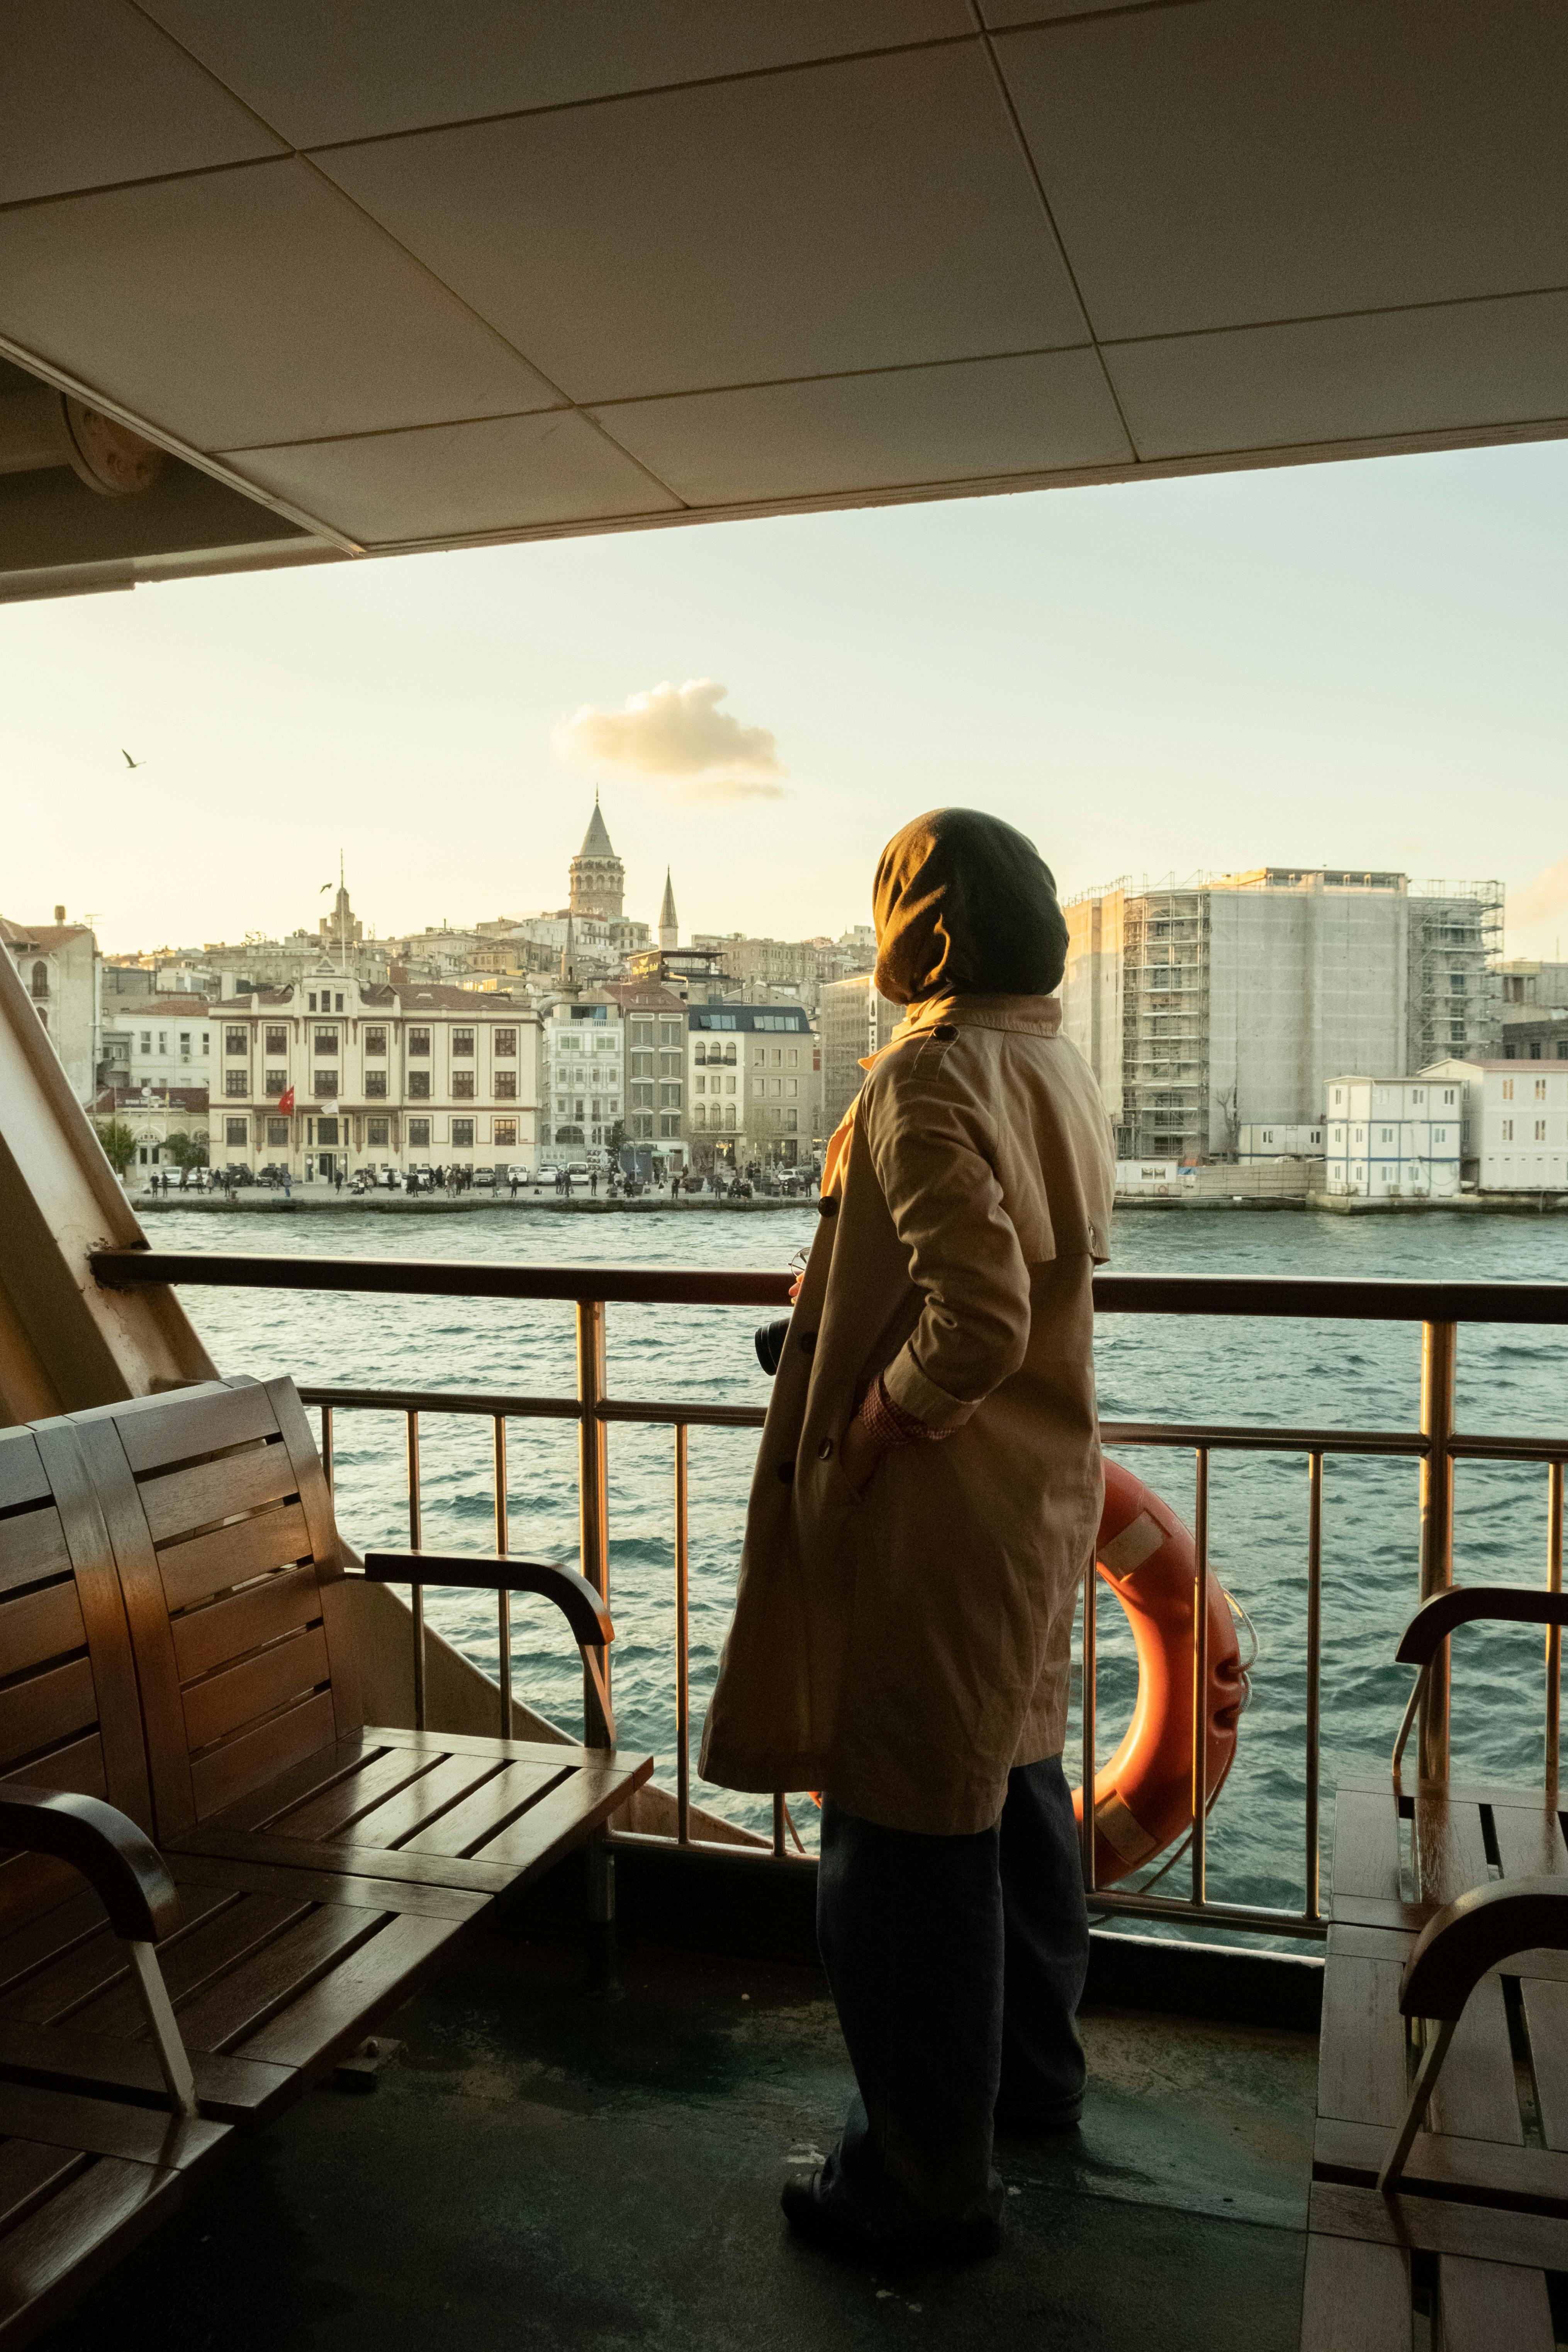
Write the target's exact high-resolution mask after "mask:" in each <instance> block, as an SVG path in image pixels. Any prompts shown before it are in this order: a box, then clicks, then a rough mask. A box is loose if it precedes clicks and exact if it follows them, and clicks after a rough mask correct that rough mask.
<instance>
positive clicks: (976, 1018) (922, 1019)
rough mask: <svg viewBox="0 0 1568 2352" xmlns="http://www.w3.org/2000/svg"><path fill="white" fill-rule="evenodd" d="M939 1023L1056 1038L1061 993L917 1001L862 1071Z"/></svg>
mask: <svg viewBox="0 0 1568 2352" xmlns="http://www.w3.org/2000/svg"><path fill="white" fill-rule="evenodd" d="M939 1024H940V1025H944V1026H951V1027H952V1028H955V1029H1017V1030H1022V1031H1024V1032H1026V1033H1033V1034H1035V1035H1036V1036H1040V1037H1054V1036H1055V1035H1056V1034H1057V1032H1058V1030H1059V1029H1060V1027H1061V1025H1062V1001H1061V998H1060V997H1059V996H931V997H928V998H927V999H926V1001H925V1003H923V1004H917V1005H916V1006H915V1007H914V1009H913V1011H912V1012H911V1013H909V1014H908V1016H907V1017H906V1018H905V1019H904V1020H902V1021H900V1024H899V1025H898V1027H897V1028H896V1029H895V1030H894V1032H893V1034H892V1035H891V1036H890V1037H889V1040H888V1042H887V1044H886V1045H883V1046H882V1047H881V1048H880V1049H879V1051H878V1052H877V1053H875V1054H868V1055H865V1056H864V1057H863V1059H862V1061H861V1064H860V1067H861V1068H862V1069H863V1070H869V1069H872V1068H874V1067H875V1066H876V1065H877V1063H878V1062H879V1061H880V1060H881V1058H882V1055H883V1054H890V1053H892V1052H893V1050H894V1049H895V1047H897V1046H900V1045H908V1044H909V1042H910V1039H911V1038H913V1037H923V1036H925V1035H926V1034H927V1033H928V1032H929V1031H931V1030H932V1029H935V1028H936V1027H938V1026H939Z"/></svg>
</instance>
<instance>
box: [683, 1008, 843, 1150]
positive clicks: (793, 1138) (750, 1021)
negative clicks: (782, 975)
mask: <svg viewBox="0 0 1568 2352" xmlns="http://www.w3.org/2000/svg"><path fill="white" fill-rule="evenodd" d="M686 1017H687V1022H688V1025H689V1036H690V1066H689V1083H690V1124H689V1147H690V1154H691V1162H692V1165H693V1166H694V1167H696V1168H699V1169H701V1170H704V1171H706V1170H709V1169H711V1168H714V1167H716V1166H720V1165H722V1166H725V1167H730V1168H736V1169H744V1168H748V1167H752V1166H756V1167H759V1168H764V1167H785V1168H795V1167H798V1166H800V1165H801V1164H802V1162H803V1161H809V1160H810V1159H811V1156H812V1146H813V1142H814V1140H815V1131H816V1127H817V1125H818V1119H817V1108H816V1105H817V1082H818V1071H817V1067H816V1038H815V1037H814V1035H813V1034H812V1028H811V1022H810V1018H809V1016H808V1015H807V1013H805V1009H804V1008H803V1007H801V1006H798V1005H780V1004H766V1005H763V1004H729V1003H707V1004H703V1005H695V1004H694V1005H691V1006H690V1007H689V1009H688V1012H687V1016H686Z"/></svg>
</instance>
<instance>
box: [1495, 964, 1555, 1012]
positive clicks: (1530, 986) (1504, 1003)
mask: <svg viewBox="0 0 1568 2352" xmlns="http://www.w3.org/2000/svg"><path fill="white" fill-rule="evenodd" d="M1500 991H1501V1007H1500V1012H1501V1019H1502V1023H1503V1026H1504V1027H1505V1029H1506V1028H1507V1027H1508V1026H1509V1025H1510V1024H1511V1023H1513V1022H1516V1021H1539V1020H1540V1019H1542V1016H1543V1015H1545V1016H1548V1017H1549V1016H1550V1015H1551V1014H1552V1013H1562V1014H1563V1015H1564V1016H1568V963H1539V962H1536V961H1532V960H1531V958H1530V957H1528V956H1510V959H1509V961H1507V962H1506V963H1505V964H1503V965H1502V966H1501V967H1500Z"/></svg>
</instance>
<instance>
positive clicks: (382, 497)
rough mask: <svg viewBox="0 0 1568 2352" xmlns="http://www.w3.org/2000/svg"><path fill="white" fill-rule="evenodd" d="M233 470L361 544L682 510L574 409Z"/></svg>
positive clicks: (256, 459) (307, 450) (342, 445)
mask: <svg viewBox="0 0 1568 2352" xmlns="http://www.w3.org/2000/svg"><path fill="white" fill-rule="evenodd" d="M229 463H230V464H231V465H232V466H233V467H234V469H235V471H236V473H237V474H241V475H243V476H244V477H245V478H246V479H247V481H252V482H255V483H257V484H258V486H259V487H260V488H262V489H266V490H270V491H272V492H273V493H274V494H275V495H276V496H277V497H279V498H284V499H290V500H292V502H293V503H294V504H295V505H296V506H299V507H300V508H302V509H304V510H305V512H307V513H309V514H313V515H318V516H320V517H321V520H323V521H325V522H329V523H331V524H332V525H333V526H334V528H336V529H337V530H341V531H343V532H345V533H346V534H347V535H348V536H349V537H350V538H351V539H354V540H357V541H359V542H360V544H361V545H373V544H376V543H382V544H385V543H386V542H388V541H402V540H409V539H458V538H462V537H463V536H465V535H466V534H472V533H477V532H481V531H503V530H527V529H528V528H529V527H531V526H539V525H544V524H551V523H560V524H570V523H573V522H579V521H592V520H599V519H600V518H602V517H605V516H610V515H639V514H657V513H661V512H668V511H670V510H672V509H676V508H677V507H678V506H679V500H678V499H673V498H671V497H670V496H669V494H668V491H666V490H662V489H661V488H659V486H658V483H657V482H653V481H650V480H649V478H648V477H647V474H645V473H644V472H643V470H642V468H641V467H638V466H637V465H634V464H633V462H632V460H631V459H630V458H629V457H625V456H623V455H622V453H621V451H620V450H618V449H616V448H613V447H612V446H610V444H609V442H607V441H606V440H605V437H604V436H603V434H601V433H599V432H597V431H596V430H595V427H594V426H593V425H591V424H589V422H588V421H587V419H586V418H585V417H582V416H578V415H574V414H573V413H572V412H571V411H570V410H557V411H556V412H555V413H554V414H553V415H543V416H505V417H498V418H494V419H491V420H489V421H488V422H486V423H484V424H479V425H435V426H430V427H426V429H424V430H422V431H419V432H414V433H383V434H372V435H369V436H365V437H363V438H356V439H353V440H347V441H318V442H315V443H312V444H310V445H308V446H305V447H303V448H296V449H252V450H245V451H241V452H239V453H238V454H237V455H235V456H234V457H231V458H230V459H229Z"/></svg>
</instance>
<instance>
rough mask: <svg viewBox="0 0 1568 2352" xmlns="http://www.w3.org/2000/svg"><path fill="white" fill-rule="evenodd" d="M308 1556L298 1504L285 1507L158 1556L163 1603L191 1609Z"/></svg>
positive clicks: (307, 1538) (195, 1538)
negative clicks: (270, 1571)
mask: <svg viewBox="0 0 1568 2352" xmlns="http://www.w3.org/2000/svg"><path fill="white" fill-rule="evenodd" d="M309 1558H310V1531H309V1529H308V1528H307V1527H306V1525H305V1514H304V1512H303V1511H302V1510H301V1509H300V1506H299V1504H298V1503H283V1504H280V1505H279V1507H277V1508H276V1509H274V1510H267V1511H261V1512H258V1514H257V1516H256V1517H254V1518H250V1519H238V1520H237V1521H236V1522H235V1524H234V1525H233V1526H232V1527H226V1528H214V1529H213V1531H212V1532H211V1534H210V1535H205V1536H192V1537H190V1538H188V1540H187V1541H185V1542H184V1543H176V1544H170V1545H168V1546H166V1547H165V1548H164V1549H163V1550H161V1551H160V1552H159V1554H158V1573H159V1576H160V1578H161V1580H162V1582H163V1598H164V1601H166V1603H167V1605H168V1606H169V1608H171V1609H192V1608H195V1606H196V1605H197V1603H198V1602H200V1601H210V1600H211V1599H212V1597H213V1595H214V1594H215V1593H216V1592H226V1591H227V1590H228V1589H229V1587H230V1586H231V1585H235V1584H247V1583H248V1582H249V1580H250V1579H251V1578H252V1577H253V1576H265V1575H267V1574H268V1571H269V1570H273V1569H277V1568H289V1567H291V1566H292V1565H293V1563H294V1562H295V1561H296V1560H301V1559H309Z"/></svg>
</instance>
